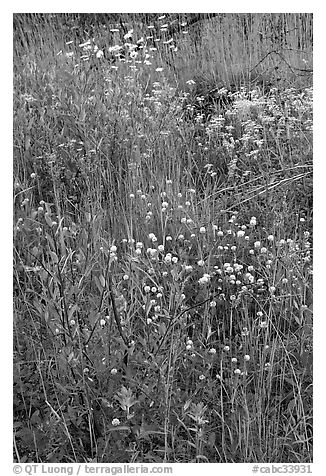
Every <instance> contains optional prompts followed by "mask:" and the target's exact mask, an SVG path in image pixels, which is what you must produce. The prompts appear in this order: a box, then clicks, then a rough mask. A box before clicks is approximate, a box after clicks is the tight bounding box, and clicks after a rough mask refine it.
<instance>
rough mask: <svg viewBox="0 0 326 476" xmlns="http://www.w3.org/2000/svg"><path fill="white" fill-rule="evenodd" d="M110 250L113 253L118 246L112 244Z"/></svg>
mask: <svg viewBox="0 0 326 476" xmlns="http://www.w3.org/2000/svg"><path fill="white" fill-rule="evenodd" d="M110 251H111V253H116V251H117V247H116V246H114V245H112V246H111V248H110Z"/></svg>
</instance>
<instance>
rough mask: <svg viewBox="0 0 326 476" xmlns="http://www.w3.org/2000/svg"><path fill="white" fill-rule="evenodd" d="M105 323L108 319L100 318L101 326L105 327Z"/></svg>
mask: <svg viewBox="0 0 326 476" xmlns="http://www.w3.org/2000/svg"><path fill="white" fill-rule="evenodd" d="M105 324H106V320H105V319H101V320H100V326H101V327H104V326H105Z"/></svg>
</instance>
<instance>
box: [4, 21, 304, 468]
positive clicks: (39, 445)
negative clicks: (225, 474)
mask: <svg viewBox="0 0 326 476" xmlns="http://www.w3.org/2000/svg"><path fill="white" fill-rule="evenodd" d="M311 61H312V18H311V15H309V14H252V15H251V14H241V15H240V14H228V15H226V14H224V15H217V16H214V15H213V16H211V17H210V16H202V17H199V18H197V19H196V17H195V16H194V15H188V16H187V15H185V14H184V15H176V14H169V15H166V16H164V15H161V16H160V15H158V14H151V15H147V16H145V15H142V14H133V15H131V14H130V15H126V14H124V15H122V14H121V15H120V16H119V15H117V14H116V15H111V16H110V15H102V16H101V15H87V16H86V15H84V16H82V15H72V14H71V15H63V14H62V15H59V14H56V15H43V16H39V15H32V14H30V15H27V14H16V15H14V64H13V68H14V100H13V107H14V144H13V146H14V152H13V154H14V198H13V208H14V209H13V213H14V253H13V256H14V342H13V345H14V354H13V355H14V364H13V376H14V397H13V404H14V456H13V457H14V460H15V461H18V462H65V463H67V462H87V461H92V462H98V463H112V462H115V463H120V462H142V463H153V462H156V463H160V462H175V463H177V462H199V463H205V462H209V463H212V462H217V463H219V462H220V463H226V462H227V463H230V462H235V463H236V462H289V463H299V462H302V463H306V462H310V461H312V231H313V230H312V104H313V102H312V100H313V89H312V64H311Z"/></svg>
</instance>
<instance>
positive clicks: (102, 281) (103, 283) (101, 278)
mask: <svg viewBox="0 0 326 476" xmlns="http://www.w3.org/2000/svg"><path fill="white" fill-rule="evenodd" d="M99 280H100V283H101V286H102V287H103V288H105V286H106V283H105V278H104V276H103V274H100V276H99Z"/></svg>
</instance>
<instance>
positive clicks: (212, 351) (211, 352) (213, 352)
mask: <svg viewBox="0 0 326 476" xmlns="http://www.w3.org/2000/svg"><path fill="white" fill-rule="evenodd" d="M209 353H210V354H213V355H215V354H216V349H214V347H212V348H211V349H209Z"/></svg>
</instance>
